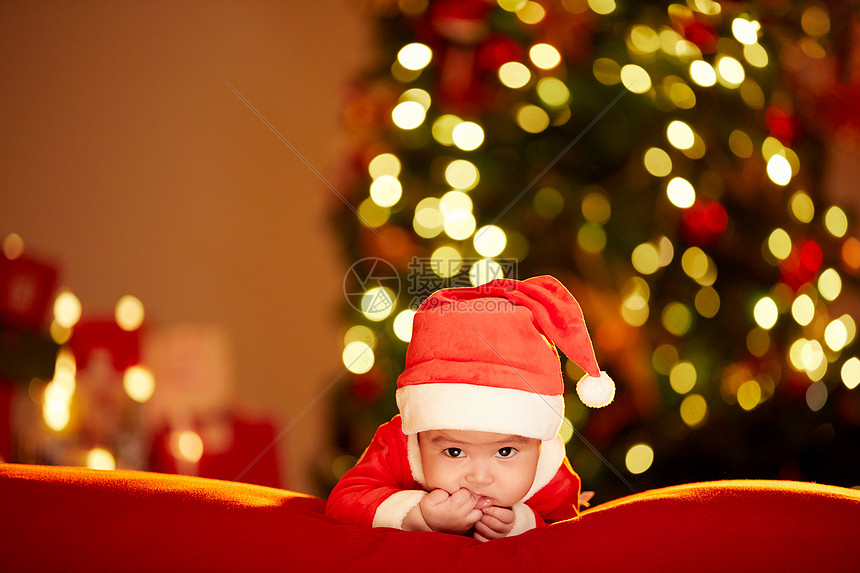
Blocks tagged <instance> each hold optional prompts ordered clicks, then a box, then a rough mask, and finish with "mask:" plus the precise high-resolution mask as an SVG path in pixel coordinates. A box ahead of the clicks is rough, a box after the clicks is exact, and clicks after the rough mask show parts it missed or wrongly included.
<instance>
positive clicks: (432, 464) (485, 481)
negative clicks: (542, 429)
mask: <svg viewBox="0 0 860 573" xmlns="http://www.w3.org/2000/svg"><path fill="white" fill-rule="evenodd" d="M418 444H419V447H420V450H421V464H422V465H423V468H424V478H425V480H426V481H427V487H428V488H429V489H430V490H434V489H444V490H445V491H447V492H448V493H449V494H453V493H454V492H455V491H457V490H459V489H460V488H466V489H468V490H469V491H471V492H472V493H474V494H477V495H480V496H485V497H489V498H491V499H492V500H493V505H498V506H501V507H510V506H511V505H513V504H514V503H516V502H518V501H520V500H521V499H522V498H523V497H524V496H525V495H526V493H528V491H529V489H531V486H532V483H533V482H534V479H535V472H536V471H537V463H538V456H539V455H540V440H537V439H535V438H524V437H522V436H513V435H510V434H496V433H493V432H478V431H472V430H430V431H427V432H420V433H419V434H418Z"/></svg>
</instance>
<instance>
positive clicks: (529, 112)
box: [515, 104, 549, 133]
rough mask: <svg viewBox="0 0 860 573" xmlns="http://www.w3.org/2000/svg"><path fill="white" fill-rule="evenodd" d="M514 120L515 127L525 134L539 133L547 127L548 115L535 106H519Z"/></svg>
mask: <svg viewBox="0 0 860 573" xmlns="http://www.w3.org/2000/svg"><path fill="white" fill-rule="evenodd" d="M515 118H516V122H517V125H519V126H520V128H521V129H522V130H523V131H525V132H527V133H540V132H542V131H543V130H545V129H546V128H547V127H549V114H547V112H546V111H544V110H543V109H542V108H540V107H538V106H536V105H532V104H525V105H522V106H520V107H519V108H517V111H516V114H515Z"/></svg>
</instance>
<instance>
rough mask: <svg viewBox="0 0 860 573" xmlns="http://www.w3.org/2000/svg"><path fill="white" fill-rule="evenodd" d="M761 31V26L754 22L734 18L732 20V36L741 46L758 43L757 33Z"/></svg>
mask: <svg viewBox="0 0 860 573" xmlns="http://www.w3.org/2000/svg"><path fill="white" fill-rule="evenodd" d="M760 29H761V24H759V23H758V22H755V21H750V20H747V19H745V18H735V19H734V20H732V35H733V36H734V37H735V39H736V40H737V41H738V42H740V43H741V44H746V45H750V44H755V43H756V42H758V32H759V30H760Z"/></svg>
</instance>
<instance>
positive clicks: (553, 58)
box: [529, 44, 561, 70]
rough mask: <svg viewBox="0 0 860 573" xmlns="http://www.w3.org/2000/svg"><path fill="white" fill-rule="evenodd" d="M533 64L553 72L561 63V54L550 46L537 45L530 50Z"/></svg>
mask: <svg viewBox="0 0 860 573" xmlns="http://www.w3.org/2000/svg"><path fill="white" fill-rule="evenodd" d="M529 58H530V59H531V61H532V63H533V64H534V65H535V66H537V67H539V68H540V69H542V70H551V69H553V68H554V67H556V66H558V65H559V64H560V63H561V54H559V53H558V50H556V49H555V47H553V46H551V45H549V44H535V45H534V46H532V47H531V49H529Z"/></svg>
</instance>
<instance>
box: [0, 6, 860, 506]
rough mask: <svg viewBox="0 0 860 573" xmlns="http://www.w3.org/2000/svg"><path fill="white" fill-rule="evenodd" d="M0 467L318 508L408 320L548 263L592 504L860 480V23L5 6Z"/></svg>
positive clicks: (833, 11) (784, 15)
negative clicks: (568, 319)
mask: <svg viewBox="0 0 860 573" xmlns="http://www.w3.org/2000/svg"><path fill="white" fill-rule="evenodd" d="M0 18H2V21H3V23H4V29H6V30H8V32H7V33H6V34H5V35H4V37H3V38H2V39H0V47H2V49H0V63H2V64H1V65H2V69H3V71H4V72H5V74H4V77H5V78H6V79H5V81H4V82H3V85H2V88H0V89H2V95H3V98H2V101H3V102H4V106H3V110H2V112H0V122H2V133H3V141H2V143H0V198H2V208H0V235H2V238H3V256H2V257H0V328H2V338H0V457H2V458H3V459H5V460H7V461H17V462H23V463H46V464H62V465H90V466H93V467H104V468H112V467H117V468H131V469H144V470H152V471H163V472H179V473H188V474H194V475H204V476H208V477H216V478H221V479H227V480H240V481H248V482H252V483H260V484H264V485H275V486H280V487H287V488H290V489H296V490H299V491H305V492H309V493H315V494H317V495H325V494H326V493H327V492H328V490H329V488H331V487H332V486H333V484H334V483H335V482H336V481H337V479H338V478H339V477H340V476H341V475H342V474H343V472H345V471H346V470H347V469H348V468H349V467H351V466H352V464H353V463H354V462H355V460H356V459H357V456H358V455H360V453H361V451H362V450H363V448H364V447H365V446H366V445H367V443H368V442H369V441H370V439H371V437H372V435H373V432H374V430H375V429H376V427H377V426H378V425H379V424H381V423H383V422H384V421H386V420H387V419H389V418H390V417H391V416H392V415H394V414H395V413H396V408H395V405H394V399H393V397H394V389H395V382H396V377H397V375H398V374H399V372H400V370H401V369H402V366H403V359H404V354H405V349H406V347H407V345H408V340H409V337H410V332H411V318H412V313H413V312H414V308H415V307H416V306H417V304H419V303H420V301H421V300H423V298H424V297H426V296H427V295H428V294H430V292H432V291H433V290H435V289H437V288H441V287H445V286H468V285H475V284H481V283H482V282H486V281H487V280H490V279H492V278H496V277H500V276H509V277H516V278H525V277H528V276H534V275H537V274H543V273H549V274H553V275H555V276H556V277H558V278H559V279H560V280H561V281H562V282H564V283H565V284H566V285H567V286H568V288H569V289H570V290H571V291H572V292H573V293H574V295H575V296H576V297H577V299H578V300H579V301H580V303H581V305H582V306H583V309H584V311H585V316H586V320H587V322H588V324H589V327H590V330H591V334H592V338H593V340H594V344H595V350H596V353H597V356H598V361H599V362H600V363H601V366H602V367H603V368H604V369H606V370H607V371H609V373H610V374H611V375H612V376H613V378H614V379H615V381H616V384H617V386H618V390H617V395H616V398H615V401H614V402H613V403H612V404H611V405H610V406H608V407H606V408H603V409H599V410H594V409H590V408H588V407H586V406H585V405H583V404H582V402H580V401H579V399H578V397H577V396H576V392H575V391H574V388H575V384H576V380H577V379H578V378H579V377H580V376H581V374H582V372H581V371H580V370H578V367H576V365H575V364H573V363H571V362H568V361H567V359H566V358H565V357H563V356H562V364H563V371H564V375H565V378H566V382H567V384H568V390H569V394H568V395H567V396H566V403H567V404H566V406H567V407H566V420H565V424H564V426H563V428H562V431H563V433H564V437H565V439H567V440H568V442H567V443H568V454H569V456H570V458H571V461H572V463H573V466H574V468H575V469H576V470H577V471H578V472H579V473H580V474H581V476H582V478H583V487H584V488H585V489H594V490H596V491H597V496H596V497H595V500H594V501H595V502H596V503H600V502H603V501H606V500H609V499H613V498H615V497H619V496H622V495H626V494H628V493H633V492H635V491H641V490H644V489H648V488H653V487H661V486H666V485H672V484H676V483H684V482H689V481H694V480H708V479H723V478H749V477H760V478H775V479H799V480H807V481H818V482H823V483H831V484H835V485H843V486H849V487H850V486H857V485H860V457H858V455H857V452H858V444H860V394H858V392H860V390H858V389H857V386H858V384H860V359H858V357H857V350H856V343H855V338H856V322H855V320H856V319H855V317H856V316H857V315H858V312H860V310H858V288H857V287H858V283H857V278H858V273H860V240H858V233H857V226H856V220H857V217H856V215H857V208H858V204H857V203H858V194H857V189H856V181H857V176H858V167H857V166H858V165H860V163H858V161H857V159H858V155H860V117H858V116H857V113H856V111H855V109H856V105H855V104H854V102H855V101H856V96H857V95H858V93H860V88H858V81H860V75H858V74H860V67H858V65H860V62H859V61H858V56H860V20H858V13H857V10H856V8H855V7H854V5H853V4H852V3H838V2H831V3H821V2H787V1H781V0H768V1H760V2H714V1H712V0H687V1H686V2H679V3H677V4H667V3H664V2H620V1H616V0H587V1H586V0H498V1H490V0H461V1H451V0H437V1H434V2H428V1H427V0H400V1H396V0H376V1H369V2H368V1H366V2H361V3H347V2H333V1H329V0H326V1H324V2H321V3H317V4H315V5H314V6H313V7H310V6H309V5H308V7H296V6H291V5H289V4H288V3H286V2H254V3H243V4H234V3H227V2H216V3H214V4H212V3H205V4H204V3H197V2H185V3H182V4H181V5H179V6H177V5H173V4H169V3H155V4H152V3H150V4H147V5H145V6H144V5H139V4H131V3H128V4H125V3H123V4H115V3H106V2H105V3H100V2H85V3H77V4H75V5H68V4H66V3H50V2H43V3H38V4H28V5H21V6H18V5H9V4H6V5H4V6H3V7H2V8H0Z"/></svg>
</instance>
